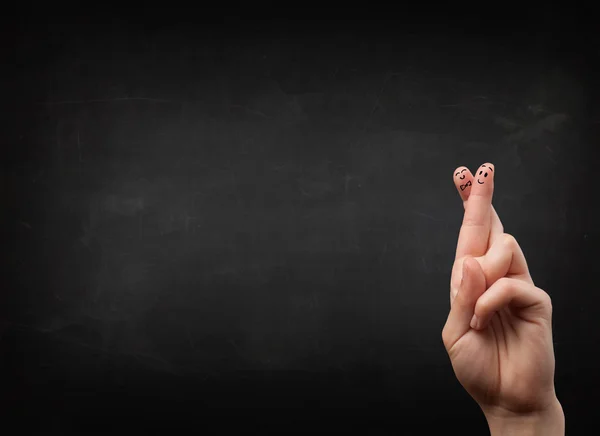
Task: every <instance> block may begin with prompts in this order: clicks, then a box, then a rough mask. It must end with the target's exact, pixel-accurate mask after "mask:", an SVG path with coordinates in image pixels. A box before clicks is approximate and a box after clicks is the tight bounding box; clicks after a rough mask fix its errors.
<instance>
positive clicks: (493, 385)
mask: <svg viewBox="0 0 600 436" xmlns="http://www.w3.org/2000/svg"><path fill="white" fill-rule="evenodd" d="M494 175H495V167H494V166H493V165H491V164H489V163H486V164H483V165H481V167H479V169H478V170H477V173H476V175H475V177H473V175H472V174H471V172H470V171H469V170H468V169H467V168H465V167H459V168H457V169H456V170H455V171H454V181H455V185H456V187H457V189H458V191H459V194H460V195H461V198H462V200H463V204H464V208H465V214H464V219H463V223H462V227H461V229H460V234H459V238H458V244H457V248H456V258H455V262H454V266H453V268H452V276H451V279H450V300H451V308H450V313H449V315H448V319H447V321H446V324H445V326H444V329H443V332H442V339H443V341H444V346H445V347H446V350H447V352H448V355H449V357H450V360H451V361H452V367H453V368H454V372H455V374H456V377H457V378H458V380H459V381H460V383H461V384H462V386H463V387H464V388H465V389H466V390H467V392H468V393H469V394H470V395H471V396H472V397H473V399H475V401H476V402H477V403H478V404H479V406H480V407H481V409H482V410H483V412H484V414H485V415H486V418H487V419H488V423H489V425H490V429H491V430H492V434H496V433H497V434H503V433H505V432H506V434H509V433H510V434H520V433H519V432H520V431H525V427H523V426H529V427H530V430H532V431H533V428H532V426H537V427H536V431H538V430H539V431H544V433H543V434H554V433H551V432H550V431H549V429H548V428H544V429H543V430H541V429H540V428H539V425H552V426H553V427H551V428H552V429H553V430H552V431H556V430H555V429H556V428H558V429H559V430H560V429H561V428H562V429H563V430H560V431H561V432H560V433H556V434H563V432H564V415H563V414H562V408H561V407H560V403H559V402H558V400H557V398H556V394H555V390H554V349H553V344H552V304H551V300H550V297H549V296H548V294H547V293H546V292H544V291H543V290H541V289H539V288H537V287H536V286H535V285H534V283H533V280H532V279H531V276H530V274H529V269H528V267H527V262H526V260H525V256H524V255H523V252H522V251H521V248H520V247H519V244H518V243H517V241H516V240H515V238H514V237H512V236H510V235H507V234H505V233H504V228H503V226H502V223H501V221H500V218H499V217H498V214H497V213H496V211H495V210H494V208H493V207H492V196H493V191H494ZM542 423H544V424H542ZM533 434H536V433H533Z"/></svg>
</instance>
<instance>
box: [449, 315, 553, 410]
mask: <svg viewBox="0 0 600 436" xmlns="http://www.w3.org/2000/svg"><path fill="white" fill-rule="evenodd" d="M544 322H545V320H543V319H540V320H539V322H530V321H526V320H523V319H521V318H519V317H516V316H513V315H512V314H511V313H510V309H508V308H505V309H503V310H501V311H500V312H498V313H496V314H495V315H494V316H493V317H492V320H491V322H490V324H489V326H488V328H486V329H485V330H482V331H477V330H469V331H468V332H467V333H465V335H464V336H462V337H461V338H460V339H459V340H458V341H457V342H456V343H455V344H454V346H453V347H452V348H451V349H450V350H449V351H448V353H449V355H450V359H451V360H452V366H453V367H454V371H455V373H456V376H457V378H458V380H459V381H460V383H461V384H462V385H463V386H464V387H465V389H466V390H467V392H469V394H470V395H471V396H473V398H474V399H475V400H476V401H477V402H478V403H479V404H480V405H482V406H483V407H485V406H499V407H502V408H504V409H507V410H511V411H526V410H528V409H529V408H531V407H532V405H537V404H540V402H542V401H543V398H546V393H545V392H544V387H545V386H548V385H549V381H550V382H551V380H552V377H553V373H554V367H553V364H551V362H553V357H552V356H553V355H552V353H548V350H549V349H550V350H551V348H552V341H551V339H550V338H547V337H546V336H547V335H546V334H545V332H546V331H547V327H545V326H544V325H543V323H544ZM548 342H549V343H548ZM515 356H518V358H515ZM542 393H543V395H542Z"/></svg>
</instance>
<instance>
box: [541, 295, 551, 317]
mask: <svg viewBox="0 0 600 436" xmlns="http://www.w3.org/2000/svg"><path fill="white" fill-rule="evenodd" d="M540 291H541V293H542V296H541V298H542V304H543V306H544V307H545V308H547V309H548V310H549V311H550V313H552V298H551V297H550V295H548V293H547V292H546V291H544V290H543V289H540Z"/></svg>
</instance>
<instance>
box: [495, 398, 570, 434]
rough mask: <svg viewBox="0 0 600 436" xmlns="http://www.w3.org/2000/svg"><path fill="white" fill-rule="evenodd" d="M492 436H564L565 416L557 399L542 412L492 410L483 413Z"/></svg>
mask: <svg viewBox="0 0 600 436" xmlns="http://www.w3.org/2000/svg"><path fill="white" fill-rule="evenodd" d="M484 414H485V417H486V419H487V422H488V426H489V428H490V433H491V435H492V436H504V435H511V436H513V435H514V436H537V435H540V436H541V435H544V436H559V435H560V436H564V434H565V415H564V413H563V409H562V406H561V404H560V402H559V401H558V399H554V400H553V401H552V402H551V404H550V405H549V406H548V407H547V408H546V409H544V410H540V411H535V412H529V413H515V412H510V411H507V410H505V409H500V408H493V409H489V410H487V411H484Z"/></svg>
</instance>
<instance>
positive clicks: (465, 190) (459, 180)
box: [454, 166, 473, 202]
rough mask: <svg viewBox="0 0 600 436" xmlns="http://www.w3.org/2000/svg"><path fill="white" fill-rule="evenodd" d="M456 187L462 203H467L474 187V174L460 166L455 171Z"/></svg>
mask: <svg viewBox="0 0 600 436" xmlns="http://www.w3.org/2000/svg"><path fill="white" fill-rule="evenodd" d="M454 186H456V189H457V190H458V194H459V195H460V198H461V199H462V201H463V202H464V201H467V199H468V198H469V194H470V193H471V187H472V186H473V174H471V171H470V170H469V169H468V168H467V167H465V166H460V167H458V168H457V169H455V170H454Z"/></svg>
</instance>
